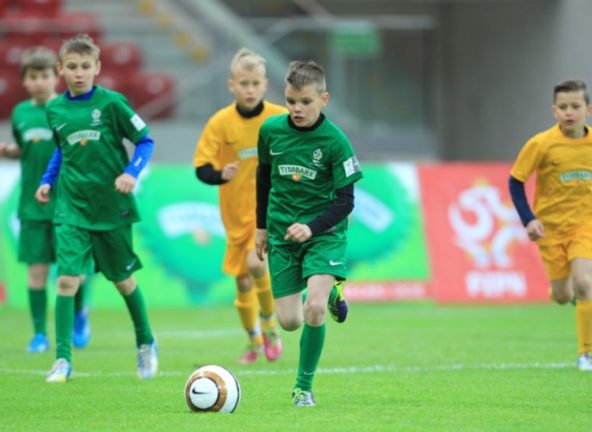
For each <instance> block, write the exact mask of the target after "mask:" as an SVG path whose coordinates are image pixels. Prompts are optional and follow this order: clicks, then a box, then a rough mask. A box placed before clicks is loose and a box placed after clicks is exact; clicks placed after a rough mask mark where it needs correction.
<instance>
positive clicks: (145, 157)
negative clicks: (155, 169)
mask: <svg viewBox="0 0 592 432" xmlns="http://www.w3.org/2000/svg"><path fill="white" fill-rule="evenodd" d="M153 151H154V140H153V139H152V137H151V136H150V135H148V134H146V135H144V137H143V138H142V139H141V140H140V141H138V142H137V143H136V150H135V151H134V155H133V156H132V160H131V161H130V163H129V165H128V166H127V167H126V168H125V170H124V172H125V173H127V174H129V175H131V176H133V177H135V178H138V176H139V175H140V172H142V170H143V169H144V167H145V166H146V164H147V163H148V161H149V160H150V158H151V157H152V152H153Z"/></svg>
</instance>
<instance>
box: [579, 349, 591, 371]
mask: <svg viewBox="0 0 592 432" xmlns="http://www.w3.org/2000/svg"><path fill="white" fill-rule="evenodd" d="M578 369H580V370H581V371H583V372H592V354H590V353H585V354H582V355H581V356H580V357H578Z"/></svg>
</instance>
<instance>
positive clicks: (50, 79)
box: [23, 68, 58, 103]
mask: <svg viewBox="0 0 592 432" xmlns="http://www.w3.org/2000/svg"><path fill="white" fill-rule="evenodd" d="M57 84H58V77H57V75H56V73H55V72H54V70H53V68H45V69H32V68H28V69H27V70H26V71H25V74H24V76H23V87H25V90H27V93H28V94H29V95H30V96H31V97H32V98H33V99H34V100H35V101H36V102H39V103H45V102H47V100H48V99H49V98H50V97H51V96H52V95H53V94H54V93H55V89H56V86H57Z"/></svg>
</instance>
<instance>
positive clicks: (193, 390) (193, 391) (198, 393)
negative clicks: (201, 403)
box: [191, 388, 209, 395]
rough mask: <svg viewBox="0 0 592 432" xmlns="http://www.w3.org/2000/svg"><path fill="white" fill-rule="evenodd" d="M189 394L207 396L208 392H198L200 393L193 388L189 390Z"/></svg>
mask: <svg viewBox="0 0 592 432" xmlns="http://www.w3.org/2000/svg"><path fill="white" fill-rule="evenodd" d="M191 393H193V394H196V395H200V394H209V392H200V391H197V390H195V389H194V388H192V389H191Z"/></svg>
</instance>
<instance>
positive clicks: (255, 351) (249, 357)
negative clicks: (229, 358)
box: [238, 344, 261, 364]
mask: <svg viewBox="0 0 592 432" xmlns="http://www.w3.org/2000/svg"><path fill="white" fill-rule="evenodd" d="M260 352H261V346H259V345H256V344H249V345H247V348H246V349H245V352H244V353H243V355H242V356H241V357H240V358H239V359H238V362H239V364H251V363H255V362H256V361H257V357H259V353H260Z"/></svg>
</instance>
